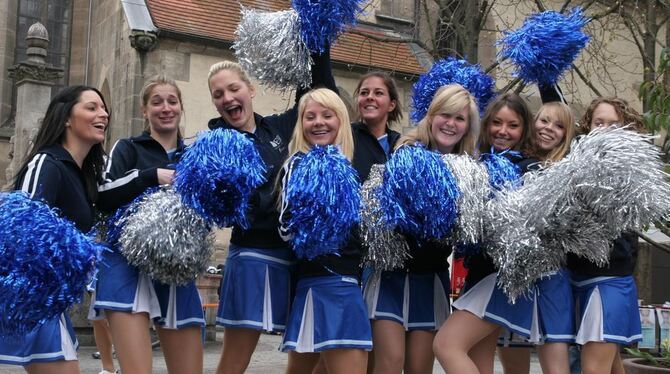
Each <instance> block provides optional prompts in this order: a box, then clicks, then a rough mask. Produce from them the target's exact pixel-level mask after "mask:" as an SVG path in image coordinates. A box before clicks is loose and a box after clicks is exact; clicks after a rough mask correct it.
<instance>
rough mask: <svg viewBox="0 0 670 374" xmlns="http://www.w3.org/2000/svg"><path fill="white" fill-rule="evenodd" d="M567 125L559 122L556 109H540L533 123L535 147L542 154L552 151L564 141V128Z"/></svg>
mask: <svg viewBox="0 0 670 374" xmlns="http://www.w3.org/2000/svg"><path fill="white" fill-rule="evenodd" d="M569 125H571V124H566V123H562V122H561V120H560V118H559V116H558V113H557V111H556V109H553V108H544V109H542V110H541V111H540V113H539V114H538V115H537V120H536V121H535V134H536V143H537V147H538V148H539V149H540V150H542V151H544V152H550V151H552V150H554V149H555V148H556V147H558V146H559V145H561V143H562V142H563V140H564V139H565V132H566V126H569Z"/></svg>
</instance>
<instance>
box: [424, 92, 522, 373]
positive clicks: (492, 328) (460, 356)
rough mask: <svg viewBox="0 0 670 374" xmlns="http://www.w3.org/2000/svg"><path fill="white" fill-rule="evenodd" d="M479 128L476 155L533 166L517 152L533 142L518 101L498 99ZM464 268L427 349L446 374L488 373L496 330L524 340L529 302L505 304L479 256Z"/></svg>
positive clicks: (487, 263) (490, 269)
mask: <svg viewBox="0 0 670 374" xmlns="http://www.w3.org/2000/svg"><path fill="white" fill-rule="evenodd" d="M482 123H483V130H482V133H481V135H480V144H481V150H482V152H490V151H491V149H493V151H495V152H504V151H507V153H506V154H505V155H506V156H507V157H508V158H510V160H511V161H512V162H514V163H517V164H520V165H521V167H520V169H521V170H522V172H523V171H525V169H526V168H527V166H528V165H530V164H532V163H534V161H531V160H527V159H526V158H525V157H523V156H522V154H523V153H520V152H519V151H522V152H523V151H526V150H528V149H531V147H532V141H533V139H534V137H535V131H534V128H533V127H532V126H530V124H531V117H530V111H529V110H528V107H527V105H526V103H525V102H524V101H523V99H522V98H521V97H519V96H518V95H516V94H514V93H506V94H504V95H501V96H499V97H498V98H496V100H494V102H493V103H491V104H490V105H489V107H488V108H487V110H486V114H485V115H484V119H483V121H482ZM509 151H513V152H509ZM465 263H466V267H467V268H468V275H467V277H466V281H465V287H464V288H463V292H464V293H463V294H462V295H461V297H460V298H459V299H458V300H457V301H455V302H454V304H453V308H454V309H455V310H454V311H453V312H452V314H451V316H450V317H449V319H448V320H447V321H446V323H444V324H443V325H442V327H441V328H440V330H439V332H438V333H437V336H436V337H435V340H434V342H433V348H434V351H435V354H436V356H437V359H438V361H439V362H440V364H441V365H442V367H443V368H444V369H445V370H446V371H447V372H454V373H492V372H493V358H494V356H495V347H496V342H497V340H498V336H499V334H500V331H501V327H504V328H506V329H507V330H509V331H511V332H514V333H517V334H518V335H521V336H524V337H526V338H530V335H531V327H532V314H533V313H532V312H533V307H534V297H533V296H532V295H531V297H528V298H524V297H521V298H519V299H518V300H517V301H516V304H514V305H512V304H509V302H508V300H507V296H506V295H504V294H503V292H502V290H501V289H500V288H498V287H497V286H496V274H495V273H496V268H495V266H494V264H493V260H492V259H490V258H489V257H488V256H486V255H485V254H483V253H481V252H480V253H479V254H475V255H471V256H468V257H467V258H466V261H465Z"/></svg>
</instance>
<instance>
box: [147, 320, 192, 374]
mask: <svg viewBox="0 0 670 374" xmlns="http://www.w3.org/2000/svg"><path fill="white" fill-rule="evenodd" d="M156 332H157V333H158V339H160V342H161V348H162V349H163V354H164V355H165V363H166V364H167V368H168V373H175V374H179V373H194V374H196V373H202V360H203V347H202V334H201V333H202V329H201V328H200V327H186V328H183V329H179V330H173V329H166V328H163V327H159V326H156Z"/></svg>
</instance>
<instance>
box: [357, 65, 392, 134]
mask: <svg viewBox="0 0 670 374" xmlns="http://www.w3.org/2000/svg"><path fill="white" fill-rule="evenodd" d="M396 105H397V103H396V101H395V100H393V99H391V96H390V94H389V89H388V87H387V86H386V84H385V83H384V80H383V79H382V78H380V77H377V76H371V77H369V78H366V79H365V80H364V81H363V82H361V86H360V88H359V90H358V111H359V113H360V115H361V118H362V119H363V121H364V122H365V123H366V124H368V125H375V124H380V123H383V124H386V123H387V122H388V117H389V113H391V112H392V111H393V110H394V109H395V107H396Z"/></svg>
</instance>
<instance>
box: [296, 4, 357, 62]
mask: <svg viewBox="0 0 670 374" xmlns="http://www.w3.org/2000/svg"><path fill="white" fill-rule="evenodd" d="M364 4H365V1H364V0H293V9H295V10H296V12H298V16H299V17H300V35H301V36H302V40H303V42H305V44H306V45H307V48H309V50H310V51H312V52H318V53H323V52H324V51H325V49H326V45H328V44H330V43H332V42H333V41H335V39H337V36H338V35H339V34H340V33H341V32H342V31H344V29H345V27H347V26H348V25H353V24H355V23H356V17H357V16H358V14H359V13H361V11H362V10H363V5H364Z"/></svg>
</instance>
